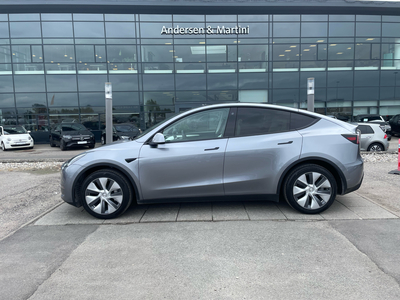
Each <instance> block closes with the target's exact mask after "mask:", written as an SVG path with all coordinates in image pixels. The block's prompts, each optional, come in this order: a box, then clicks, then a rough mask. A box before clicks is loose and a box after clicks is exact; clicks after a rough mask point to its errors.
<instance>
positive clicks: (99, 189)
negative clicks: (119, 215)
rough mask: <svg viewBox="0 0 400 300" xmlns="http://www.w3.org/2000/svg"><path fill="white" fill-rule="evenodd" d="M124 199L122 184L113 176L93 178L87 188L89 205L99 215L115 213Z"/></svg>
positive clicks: (86, 195) (86, 196) (86, 198)
mask: <svg viewBox="0 0 400 300" xmlns="http://www.w3.org/2000/svg"><path fill="white" fill-rule="evenodd" d="M122 200H123V192H122V189H121V186H120V185H119V184H118V183H117V182H116V181H114V180H113V179H111V178H107V177H100V178H96V179H95V180H93V181H92V182H91V183H89V185H88V186H87V188H86V191H85V201H86V203H87V206H88V207H89V208H90V209H91V210H92V211H93V212H95V213H97V214H99V215H109V214H112V213H114V212H115V211H116V210H117V209H118V208H119V207H120V206H121V203H122Z"/></svg>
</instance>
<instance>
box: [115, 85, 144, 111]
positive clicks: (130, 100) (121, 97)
mask: <svg viewBox="0 0 400 300" xmlns="http://www.w3.org/2000/svg"><path fill="white" fill-rule="evenodd" d="M113 89H114V83H113ZM114 105H115V106H121V105H129V106H133V105H139V94H138V93H137V92H115V93H114V92H113V106H114ZM120 108H121V107H120ZM135 111H137V108H135ZM124 112H127V111H124Z"/></svg>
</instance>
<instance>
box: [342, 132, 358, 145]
mask: <svg viewBox="0 0 400 300" xmlns="http://www.w3.org/2000/svg"><path fill="white" fill-rule="evenodd" d="M342 136H343V137H344V138H345V139H346V140H349V141H350V142H352V143H354V144H357V145H358V144H359V143H360V135H359V133H357V134H342Z"/></svg>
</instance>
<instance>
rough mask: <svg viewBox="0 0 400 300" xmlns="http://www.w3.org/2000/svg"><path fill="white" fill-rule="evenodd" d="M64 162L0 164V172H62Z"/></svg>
mask: <svg viewBox="0 0 400 300" xmlns="http://www.w3.org/2000/svg"><path fill="white" fill-rule="evenodd" d="M62 164H63V162H13V163H3V162H2V163H0V171H35V170H49V169H50V170H54V171H60V170H61V165H62Z"/></svg>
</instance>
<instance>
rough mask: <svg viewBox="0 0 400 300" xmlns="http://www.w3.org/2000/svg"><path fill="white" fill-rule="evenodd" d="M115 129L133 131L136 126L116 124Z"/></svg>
mask: <svg viewBox="0 0 400 300" xmlns="http://www.w3.org/2000/svg"><path fill="white" fill-rule="evenodd" d="M114 127H115V130H116V131H118V132H130V131H133V129H134V128H135V127H133V126H129V125H115V126H114Z"/></svg>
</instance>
